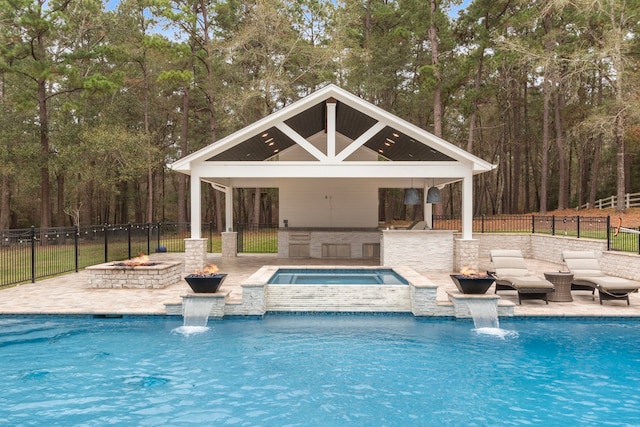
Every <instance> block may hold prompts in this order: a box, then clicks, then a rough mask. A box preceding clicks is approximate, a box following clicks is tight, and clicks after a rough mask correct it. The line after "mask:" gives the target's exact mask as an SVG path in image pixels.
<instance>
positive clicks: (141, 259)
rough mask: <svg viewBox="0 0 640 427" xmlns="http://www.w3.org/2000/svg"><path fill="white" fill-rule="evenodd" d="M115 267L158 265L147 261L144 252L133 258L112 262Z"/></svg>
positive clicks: (147, 258)
mask: <svg viewBox="0 0 640 427" xmlns="http://www.w3.org/2000/svg"><path fill="white" fill-rule="evenodd" d="M113 265H114V266H116V267H152V266H154V265H158V263H157V262H151V261H149V257H148V256H147V255H145V254H140V255H138V256H137V257H135V258H131V259H128V260H126V261H122V262H114V263H113Z"/></svg>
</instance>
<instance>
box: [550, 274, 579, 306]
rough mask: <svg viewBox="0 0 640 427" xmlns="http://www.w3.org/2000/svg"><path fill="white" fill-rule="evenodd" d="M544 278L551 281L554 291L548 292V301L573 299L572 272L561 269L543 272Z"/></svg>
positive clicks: (568, 300) (569, 300)
mask: <svg viewBox="0 0 640 427" xmlns="http://www.w3.org/2000/svg"><path fill="white" fill-rule="evenodd" d="M544 278H545V279H547V280H548V281H550V282H551V283H553V287H554V289H555V291H554V292H551V293H550V294H549V301H555V302H571V301H573V297H572V296H571V282H572V281H573V274H571V273H567V272H563V271H554V272H549V273H544Z"/></svg>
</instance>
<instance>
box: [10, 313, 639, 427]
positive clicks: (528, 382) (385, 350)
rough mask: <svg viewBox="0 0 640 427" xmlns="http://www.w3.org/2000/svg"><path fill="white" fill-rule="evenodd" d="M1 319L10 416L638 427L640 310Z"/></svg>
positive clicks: (139, 421) (62, 421) (31, 421)
mask: <svg viewBox="0 0 640 427" xmlns="http://www.w3.org/2000/svg"><path fill="white" fill-rule="evenodd" d="M180 325H181V322H180V320H179V319H172V318H124V319H92V318H85V317H81V318H69V317H0V354H1V355H2V364H0V389H1V390H2V393H0V422H1V423H3V424H7V425H47V424H53V425H89V426H91V425H106V424H114V425H143V426H144V425H153V426H156V425H189V424H191V425H227V424H231V425H263V426H281V425H290V426H310V425H312V426H313V425H317V426H343V425H362V426H365V425H366V426H370V425H380V426H382V425H387V426H396V425H401V426H406V425H416V426H426V425H430V426H431V425H433V426H462V425H464V426H474V425H475V426H486V425H530V424H535V425H545V426H546V425H550V426H553V425H603V424H605V423H608V425H619V426H622V425H637V422H638V420H639V419H640V397H639V396H638V394H637V390H640V374H639V373H638V369H637V368H638V366H640V346H638V344H637V343H638V342H640V322H639V321H637V320H635V321H633V320H627V321H625V320H604V319H603V320H599V321H588V320H553V321H552V320H542V321H537V320H509V321H502V325H501V326H502V327H503V328H504V329H509V330H513V331H516V332H517V335H516V334H514V335H512V336H508V337H506V339H500V338H496V337H493V336H486V335H479V334H477V333H476V332H475V331H473V330H472V327H473V325H472V323H471V322H467V321H434V320H422V319H416V318H414V317H413V316H408V315H399V316H387V315H377V316H371V315H331V316H329V315H320V316H291V315H289V316H271V315H268V316H265V317H264V318H262V319H238V318H234V319H227V320H224V321H217V322H216V321H214V322H210V326H211V328H210V330H209V331H207V332H205V333H202V334H196V335H191V336H184V335H181V334H177V333H175V332H173V331H174V329H175V328H176V327H178V326H180Z"/></svg>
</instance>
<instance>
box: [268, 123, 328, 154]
mask: <svg viewBox="0 0 640 427" xmlns="http://www.w3.org/2000/svg"><path fill="white" fill-rule="evenodd" d="M276 127H277V128H278V129H280V131H281V132H282V133H284V134H285V135H287V136H288V137H289V138H291V139H293V141H294V142H295V143H296V144H298V145H299V146H300V147H302V148H304V149H305V150H307V151H308V152H309V153H310V154H311V155H312V156H313V157H315V158H316V159H318V160H320V161H321V162H326V161H327V156H325V154H324V153H323V152H322V151H320V150H318V149H317V148H316V147H314V146H313V145H311V143H310V142H309V141H307V140H306V139H304V138H303V137H302V135H300V134H299V133H298V132H296V131H295V130H293V129H291V128H290V127H289V126H288V125H287V124H285V123H278V124H277V125H276ZM265 163H267V162H265ZM269 163H273V162H269Z"/></svg>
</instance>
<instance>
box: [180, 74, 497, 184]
mask: <svg viewBox="0 0 640 427" xmlns="http://www.w3.org/2000/svg"><path fill="white" fill-rule="evenodd" d="M327 103H331V104H334V105H335V118H334V119H333V116H332V120H334V124H333V125H332V126H334V127H335V137H334V138H335V139H334V141H335V140H339V141H341V142H342V145H341V146H340V147H338V144H335V147H334V148H333V149H329V148H326V147H324V148H323V147H320V148H318V144H317V141H318V139H323V138H324V139H325V140H328V139H329V138H328V137H327V136H325V135H326V133H327V131H328V124H327V122H328V117H327V114H328V113H327ZM332 114H333V113H332ZM310 141H312V142H310ZM325 143H326V144H327V146H328V145H329V143H328V142H326V141H325ZM314 144H315V145H314ZM296 145H298V146H301V147H302V148H304V149H305V150H306V151H308V152H309V153H311V154H312V156H311V157H313V158H312V160H321V162H318V163H317V164H318V166H322V165H323V164H327V163H334V164H335V163H343V164H345V165H346V166H349V164H353V163H351V162H352V161H355V160H356V159H357V157H355V156H354V157H351V156H352V155H353V154H354V153H355V152H356V151H357V150H360V151H368V152H369V153H370V155H373V156H374V158H378V159H380V160H388V161H391V162H434V161H435V162H461V163H463V164H466V165H469V166H471V168H472V171H473V173H474V174H475V173H482V172H486V171H490V170H492V169H493V168H494V167H495V166H494V165H492V164H490V163H488V162H486V161H484V160H482V159H480V158H478V157H476V156H474V155H472V154H470V153H468V152H466V151H464V150H463V149H461V148H459V147H456V146H455V145H453V144H451V143H449V142H447V141H445V140H443V139H442V138H439V137H437V136H435V135H433V134H431V133H429V132H427V131H425V130H423V129H421V128H419V127H417V126H415V125H413V124H411V123H409V122H407V121H405V120H403V119H400V118H399V117H396V116H394V115H392V114H390V113H388V112H387V111H384V110H383V109H381V108H379V107H377V106H375V105H373V104H371V103H369V102H367V101H365V100H363V99H361V98H359V97H357V96H355V95H353V94H351V93H349V92H347V91H345V90H344V89H341V88H339V87H338V86H335V85H333V84H331V85H328V86H326V87H324V88H323V89H320V90H318V91H316V92H314V93H312V94H310V95H308V96H306V97H305V98H302V99H300V100H298V101H296V102H294V103H293V104H291V105H289V106H287V107H284V108H283V109H281V110H280V111H277V112H275V113H273V114H270V115H269V116H266V117H264V118H263V119H261V120H258V121H257V122H255V123H253V124H251V125H249V126H247V127H245V128H243V129H241V130H239V131H237V132H235V133H233V134H231V135H229V136H227V137H225V138H223V139H221V140H219V141H217V142H215V143H213V144H211V145H209V146H207V147H204V148H202V149H200V150H198V151H196V152H194V153H192V154H190V155H188V156H185V157H183V158H181V159H179V160H177V161H175V162H174V163H172V164H171V165H170V167H171V169H173V170H177V171H180V172H183V173H189V172H190V170H191V169H192V168H193V167H194V166H196V165H198V164H201V163H202V162H225V163H229V162H247V161H251V162H255V161H265V160H280V157H281V156H282V157H284V156H283V153H285V152H286V151H287V150H290V149H292V147H294V146H296ZM269 163H270V162H269ZM385 163H388V162H381V163H380V166H383V165H384V164H385ZM312 164H313V163H312ZM309 166H311V164H310V165H309Z"/></svg>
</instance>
